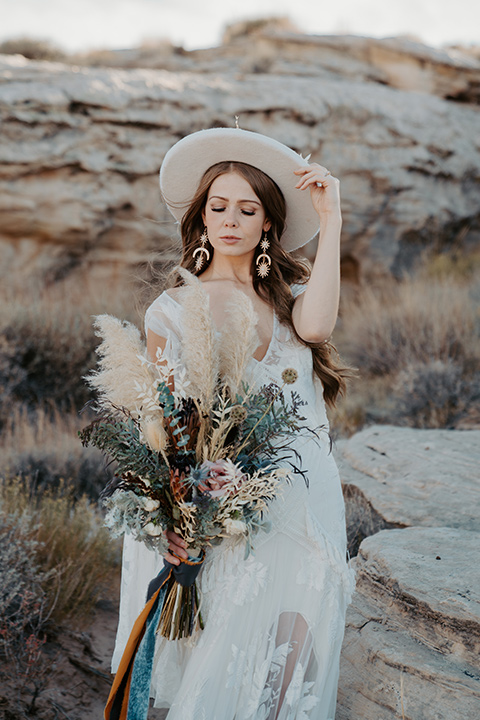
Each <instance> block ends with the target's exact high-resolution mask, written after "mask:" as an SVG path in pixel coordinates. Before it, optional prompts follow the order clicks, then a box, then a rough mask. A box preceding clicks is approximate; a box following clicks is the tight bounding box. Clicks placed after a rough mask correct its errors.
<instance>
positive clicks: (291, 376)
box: [282, 368, 298, 385]
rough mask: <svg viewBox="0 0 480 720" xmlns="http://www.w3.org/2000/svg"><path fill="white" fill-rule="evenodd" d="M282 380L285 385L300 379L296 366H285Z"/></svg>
mask: <svg viewBox="0 0 480 720" xmlns="http://www.w3.org/2000/svg"><path fill="white" fill-rule="evenodd" d="M282 380H283V382H284V383H285V385H293V383H294V382H296V381H297V380H298V372H297V371H296V370H295V368H285V370H284V371H283V372H282Z"/></svg>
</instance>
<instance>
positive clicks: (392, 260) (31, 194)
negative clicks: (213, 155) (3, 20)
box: [0, 34, 480, 279]
mask: <svg viewBox="0 0 480 720" xmlns="http://www.w3.org/2000/svg"><path fill="white" fill-rule="evenodd" d="M242 42H243V41H242V40H241V39H240V40H238V41H237V44H236V43H234V42H232V43H231V44H230V45H227V46H225V47H224V49H223V55H222V54H221V53H220V52H218V53H217V54H216V55H215V54H214V53H212V52H210V56H209V55H208V52H207V51H196V52H197V53H201V52H204V60H203V61H202V62H200V59H198V58H200V57H201V56H198V58H197V60H198V62H197V60H195V57H193V56H192V57H191V58H190V59H188V58H187V60H188V62H189V63H190V64H189V65H188V64H187V60H185V58H184V60H185V63H184V64H185V69H184V71H182V72H179V71H178V67H177V69H176V70H172V71H165V70H146V69H143V70H142V69H134V70H119V69H111V68H110V69H106V68H103V69H102V68H87V67H81V66H69V65H62V64H59V63H48V62H29V61H27V60H25V59H24V58H22V57H20V56H1V60H0V118H1V122H2V135H1V138H0V164H1V170H0V197H1V200H0V251H1V253H2V259H3V265H4V266H6V265H9V266H15V265H19V264H20V265H21V266H22V267H24V268H26V269H27V270H28V269H30V268H31V269H33V268H38V266H39V263H40V264H41V266H42V267H44V268H45V271H46V272H47V273H49V277H51V279H55V278H56V277H61V276H63V275H65V274H66V273H69V272H72V271H73V270H75V269H77V268H78V267H79V266H80V267H83V268H88V269H92V268H94V269H95V271H96V272H97V273H99V274H100V275H102V274H103V275H105V274H106V273H111V272H112V268H120V269H121V268H124V267H131V266H132V265H133V266H135V265H137V264H138V263H140V262H143V261H145V260H146V259H148V258H150V257H151V256H152V252H154V251H156V250H159V249H161V250H162V251H163V253H164V255H165V256H171V253H172V251H171V248H170V243H169V238H171V237H172V236H175V226H174V224H173V222H172V220H171V217H170V216H169V214H168V212H167V211H166V210H165V208H164V207H163V205H162V203H161V201H160V198H159V193H158V183H157V178H156V175H157V172H158V168H159V167H160V164H161V162H162V158H163V156H164V154H165V152H166V150H167V149H168V148H169V147H170V146H171V145H172V144H173V143H174V142H175V140H177V139H178V138H180V137H182V136H183V135H185V134H187V133H189V132H192V131H193V130H198V129H201V128H205V127H212V126H218V125H226V126H233V123H234V116H235V115H239V116H240V125H241V126H242V127H243V128H245V129H251V130H255V131H260V132H264V133H266V134H269V135H271V136H272V137H275V138H277V139H279V140H281V141H282V142H285V143H287V144H288V145H291V146H292V147H294V148H295V149H296V150H298V151H299V152H302V153H303V154H307V153H312V159H313V160H315V161H319V162H321V163H322V164H324V165H326V166H327V167H329V168H330V169H331V171H332V172H333V173H334V174H335V175H337V176H338V177H340V178H341V181H342V192H343V214H344V230H343V261H344V268H345V272H348V273H349V275H350V276H351V277H352V278H354V279H363V278H367V277H369V278H371V277H372V276H375V275H386V274H387V275H388V274H389V273H392V272H393V273H394V274H399V273H401V272H402V271H404V270H405V269H408V268H409V267H410V266H411V265H412V263H414V261H415V260H416V258H418V256H419V254H420V253H421V252H422V251H423V250H424V249H425V248H432V247H435V248H443V247H451V246H453V245H455V246H456V247H463V248H465V249H466V250H468V248H469V247H473V246H474V245H475V244H476V243H477V242H478V239H479V237H480V222H479V217H480V215H479V203H478V199H479V192H478V187H479V185H478V183H479V178H480V146H479V144H478V138H477V136H476V133H477V128H478V122H479V118H480V110H479V108H478V106H476V105H474V104H472V102H473V101H474V100H475V98H476V95H475V92H476V91H475V90H474V88H475V87H478V79H479V77H480V71H479V64H478V61H477V60H476V59H475V58H472V59H471V60H470V61H468V59H466V58H462V59H461V60H455V58H453V56H451V55H448V54H447V53H443V54H442V53H440V51H439V52H437V51H433V50H431V49H428V48H427V49H426V48H422V49H421V51H420V49H419V48H418V47H417V46H415V48H413V47H412V48H410V46H409V45H408V43H407V44H406V41H402V42H400V41H395V40H391V41H378V42H377V41H371V40H369V39H365V38H343V39H338V40H334V39H330V40H329V39H328V38H320V39H315V38H310V37H308V36H306V37H304V36H297V35H293V34H291V35H285V36H284V37H283V38H282V37H270V36H260V37H259V38H257V39H256V40H255V42H256V43H260V45H258V47H257V46H255V47H257V50H252V52H253V56H254V57H256V56H258V54H259V53H260V54H261V48H267V49H266V50H265V53H266V56H267V55H269V53H270V56H271V57H272V58H274V60H273V61H272V62H273V64H270V65H269V66H268V68H267V69H269V72H268V73H266V72H258V71H259V70H261V68H260V67H257V66H254V65H255V64H253V65H252V64H250V66H248V63H247V64H245V62H246V59H248V58H247V55H246V54H245V48H244V50H243V51H242V50H241V46H242ZM262 43H263V45H262ZM280 47H281V48H282V50H281V52H280ZM259 48H260V49H259ZM268 48H270V49H268ZM272 48H273V50H272ZM345 48H348V53H347V52H346V51H345ZM409 48H410V49H409ZM267 51H268V52H267ZM262 52H263V50H262ZM422 53H423V55H422ZM447 55H448V57H447ZM386 56H388V58H390V59H389V60H388V62H387V60H385V57H386ZM178 57H179V58H180V57H183V56H182V54H181V53H180V54H178ZM240 57H242V62H244V65H243V66H242V65H241V63H240ZM235 58H236V59H235ZM407 58H410V60H409V61H407ZM412 58H413V59H412ZM202 63H203V65H202ZM209 63H210V64H209ZM275 63H277V64H278V65H275ZM409 63H410V65H412V64H413V65H412V66H413V67H414V68H415V71H414V72H413V71H412V72H413V74H412V73H410V75H409V73H408V72H407V71H406V70H405V68H408V67H409V66H410V65H409ZM267 65H268V63H267ZM199 68H202V70H203V72H202V73H199V72H198V69H199ZM389 68H390V69H389ZM392 68H394V69H392ZM395 68H396V69H395ZM402 68H403V70H402ZM422 68H423V69H422ZM421 69H422V70H421ZM420 70H421V71H420ZM255 71H256V72H255ZM422 73H423V74H422ZM407 75H408V76H409V77H410V80H408V81H407V79H406V77H407ZM395 77H396V78H397V79H395ZM414 77H415V78H416V80H415V81H413V80H412V78H414ZM388 83H390V84H391V85H392V86H391V87H388ZM476 83H477V84H476ZM428 93H433V94H428ZM444 97H455V98H457V99H466V100H468V101H469V102H462V103H460V102H454V101H452V100H446V99H444Z"/></svg>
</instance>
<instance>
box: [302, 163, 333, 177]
mask: <svg viewBox="0 0 480 720" xmlns="http://www.w3.org/2000/svg"><path fill="white" fill-rule="evenodd" d="M314 170H319V171H320V172H321V173H322V174H323V175H325V174H326V173H328V172H329V171H328V169H327V168H326V167H324V166H323V165H319V164H318V163H310V165H302V167H299V168H297V169H296V170H294V171H293V172H294V174H295V175H304V174H305V173H307V172H310V171H314Z"/></svg>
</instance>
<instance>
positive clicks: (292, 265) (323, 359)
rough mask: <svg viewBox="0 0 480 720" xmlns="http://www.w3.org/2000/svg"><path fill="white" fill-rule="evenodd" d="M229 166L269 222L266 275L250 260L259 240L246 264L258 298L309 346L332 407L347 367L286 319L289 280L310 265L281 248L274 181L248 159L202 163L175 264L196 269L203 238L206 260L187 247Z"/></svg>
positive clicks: (301, 277) (302, 276) (299, 280)
mask: <svg viewBox="0 0 480 720" xmlns="http://www.w3.org/2000/svg"><path fill="white" fill-rule="evenodd" d="M229 172H236V173H238V174H239V175H241V177H243V178H244V179H245V180H246V181H247V182H248V183H249V184H250V186H251V188H252V190H253V191H254V193H255V194H256V196H257V197H258V199H259V200H260V202H261V203H262V205H263V208H264V210H265V216H266V218H268V219H269V220H270V222H271V228H270V230H269V231H268V233H267V236H268V239H269V240H270V247H269V249H268V252H269V255H270V257H271V259H272V264H271V266H270V272H269V275H268V277H267V278H266V279H262V278H260V277H259V276H258V274H257V272H256V270H257V267H256V260H257V257H258V256H259V254H260V253H261V252H262V250H261V249H260V244H259V245H257V247H256V250H255V254H254V257H253V259H252V266H251V274H252V277H253V287H254V290H255V292H256V293H257V295H258V296H259V297H260V298H262V300H264V301H265V302H267V303H268V304H269V305H270V306H271V307H272V308H273V310H274V312H275V313H276V315H277V317H278V319H279V321H280V322H281V323H283V324H284V325H287V326H288V327H289V328H290V330H291V331H292V332H293V334H294V335H295V337H296V338H297V339H298V340H299V342H301V343H302V344H303V345H306V346H307V347H309V348H311V350H312V356H313V370H314V372H315V374H316V375H317V376H318V377H319V378H320V380H321V382H322V385H323V395H324V398H325V402H326V403H327V405H329V406H330V407H334V406H335V402H336V399H337V396H338V394H339V393H340V394H344V392H345V390H346V378H347V377H348V376H349V375H350V374H351V373H350V370H349V369H348V368H346V367H342V366H341V365H340V364H339V356H338V353H337V351H336V349H335V347H334V345H333V344H332V343H331V342H329V341H324V342H322V343H310V342H307V341H306V340H304V339H303V338H302V337H300V335H299V334H298V333H297V331H296V329H295V326H294V324H293V321H292V308H293V303H294V298H293V295H292V291H291V288H290V286H291V285H293V284H301V285H303V284H305V283H306V282H308V279H309V277H310V266H309V264H308V263H307V262H306V261H305V260H301V259H299V258H298V257H295V256H293V255H292V254H291V253H287V252H286V251H285V250H284V249H283V248H282V246H281V245H280V238H281V237H282V234H283V231H284V228H285V217H286V205H285V198H284V197H283V194H282V191H281V190H280V188H279V187H278V185H277V184H276V183H275V182H274V181H273V180H272V179H271V178H270V177H268V175H266V174H265V173H264V172H262V171H261V170H259V169H258V168H256V167H253V166H252V165H247V164H246V163H241V162H231V161H225V162H219V163H216V164H215V165H212V166H211V167H210V168H208V170H207V171H206V172H205V174H204V175H203V177H202V179H201V181H200V183H199V185H198V188H197V190H196V192H195V195H194V196H193V198H192V201H191V203H190V206H189V208H188V210H187V211H186V212H185V214H184V216H183V219H182V222H181V235H182V247H183V252H182V259H181V261H180V265H181V266H182V267H184V268H186V269H187V270H188V271H189V272H191V273H192V274H194V275H201V274H202V273H203V272H204V271H205V270H206V269H207V267H208V266H209V264H210V262H211V259H212V257H213V247H212V246H211V245H210V243H209V242H208V241H207V243H206V245H205V247H206V248H207V249H208V251H209V253H210V260H209V261H207V262H205V261H204V264H203V265H202V267H201V269H200V270H198V271H197V270H196V269H195V260H194V257H193V252H194V250H195V249H196V248H198V247H199V239H200V236H201V234H202V233H203V230H204V223H203V219H202V212H203V210H204V208H205V205H206V202H207V198H208V192H209V190H210V187H211V185H212V183H213V181H214V180H215V179H216V178H217V177H219V176H220V175H224V174H225V173H229ZM182 284H183V280H182V279H181V277H180V276H179V275H178V274H177V275H176V276H175V274H174V277H173V279H172V280H171V282H170V285H171V286H175V287H178V286H180V285H182Z"/></svg>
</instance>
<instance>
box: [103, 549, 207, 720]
mask: <svg viewBox="0 0 480 720" xmlns="http://www.w3.org/2000/svg"><path fill="white" fill-rule="evenodd" d="M204 557H205V556H204V553H203V551H202V553H201V555H200V556H199V557H196V558H194V557H190V556H189V557H188V560H182V559H181V558H179V560H181V562H180V564H179V565H172V564H171V563H169V562H167V561H166V560H164V561H163V564H164V567H163V570H161V571H160V573H159V574H158V575H157V577H156V578H154V579H153V580H152V581H151V582H150V584H149V586H148V591H147V603H146V605H145V607H144V608H143V610H142V612H141V613H140V615H139V616H138V618H137V619H136V621H135V624H134V626H133V629H132V632H131V633H130V637H129V638H128V642H127V645H126V647H125V650H124V652H123V655H122V658H121V660H120V664H119V666H118V670H117V674H116V675H115V678H114V680H113V684H112V688H111V690H110V695H109V696H108V700H107V704H106V706H105V712H104V718H105V720H146V718H147V713H148V706H149V700H150V684H151V677H152V667H153V658H154V654H155V636H156V634H157V630H159V629H160V628H161V626H162V623H163V629H162V634H163V635H164V636H166V637H169V636H170V639H175V637H182V636H183V635H185V636H188V635H191V634H192V632H193V629H194V626H195V622H196V619H197V617H196V616H197V615H198V598H197V591H196V587H195V580H196V579H197V575H198V573H199V572H200V569H201V567H202V564H203V560H204ZM182 588H187V590H186V591H182ZM185 598H186V601H185ZM162 613H163V616H162ZM165 615H166V617H165ZM175 620H176V621H178V622H181V623H183V626H182V630H181V632H180V634H178V632H177V634H175V633H173V632H171V631H170V628H171V627H173V621H175ZM185 628H186V630H185ZM165 629H166V630H167V631H168V635H167V634H166V632H165ZM177 630H178V625H177Z"/></svg>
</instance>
